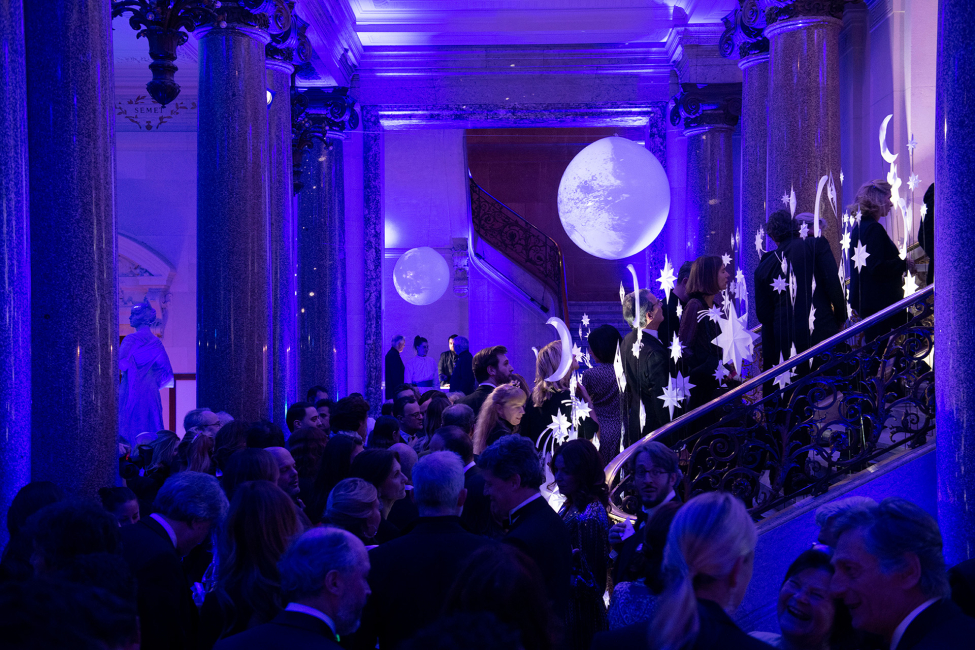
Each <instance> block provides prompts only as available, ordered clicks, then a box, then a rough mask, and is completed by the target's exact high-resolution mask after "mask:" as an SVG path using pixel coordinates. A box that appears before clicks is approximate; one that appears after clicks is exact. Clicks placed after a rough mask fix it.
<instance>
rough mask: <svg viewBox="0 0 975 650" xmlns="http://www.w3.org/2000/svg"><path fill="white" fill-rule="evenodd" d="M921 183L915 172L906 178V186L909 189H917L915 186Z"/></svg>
mask: <svg viewBox="0 0 975 650" xmlns="http://www.w3.org/2000/svg"><path fill="white" fill-rule="evenodd" d="M920 184H921V179H920V178H918V177H917V174H911V177H910V178H909V179H908V180H907V186H908V187H909V188H911V191H912V192H913V191H914V190H916V189H917V186H918V185H920Z"/></svg>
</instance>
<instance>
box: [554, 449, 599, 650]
mask: <svg viewBox="0 0 975 650" xmlns="http://www.w3.org/2000/svg"><path fill="white" fill-rule="evenodd" d="M551 467H552V474H553V476H554V477H555V483H556V485H558V487H559V493H560V494H561V495H562V496H564V497H565V503H564V504H562V508H561V509H560V510H559V516H560V517H562V521H563V522H565V528H566V530H567V531H568V533H569V541H570V542H571V543H572V548H573V551H575V555H574V557H573V561H574V562H575V563H576V573H577V575H576V577H575V580H576V582H577V584H575V585H573V589H572V594H571V595H572V606H571V609H570V610H569V614H570V615H569V620H568V627H569V636H570V638H571V639H572V640H573V642H572V645H573V647H576V648H579V650H588V648H589V644H590V643H591V642H592V637H593V635H594V634H595V633H596V632H600V631H602V630H605V629H606V608H605V606H604V604H603V592H605V591H606V576H607V571H608V569H609V552H610V550H611V549H610V547H609V528H610V522H609V515H607V513H606V508H607V507H608V506H609V488H608V487H607V485H606V474H605V473H604V472H603V469H604V468H605V465H604V464H603V460H602V458H601V457H600V456H599V451H597V450H596V447H595V445H593V444H592V443H591V442H590V441H588V440H580V439H576V440H570V441H568V442H567V443H565V444H564V445H562V446H561V447H558V448H557V449H556V451H555V455H554V456H553V457H552V466H551Z"/></svg>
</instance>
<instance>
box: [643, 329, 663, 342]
mask: <svg viewBox="0 0 975 650" xmlns="http://www.w3.org/2000/svg"><path fill="white" fill-rule="evenodd" d="M643 333H644V334H649V335H650V336H652V337H653V338H655V339H657V340H658V341H659V340H660V333H659V332H658V331H657V330H648V329H645V330H643Z"/></svg>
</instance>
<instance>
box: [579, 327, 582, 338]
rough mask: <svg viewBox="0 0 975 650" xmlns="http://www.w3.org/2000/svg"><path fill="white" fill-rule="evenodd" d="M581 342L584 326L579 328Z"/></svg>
mask: <svg viewBox="0 0 975 650" xmlns="http://www.w3.org/2000/svg"><path fill="white" fill-rule="evenodd" d="M579 340H580V341H581V340H582V325H580V326H579Z"/></svg>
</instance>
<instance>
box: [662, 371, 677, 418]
mask: <svg viewBox="0 0 975 650" xmlns="http://www.w3.org/2000/svg"><path fill="white" fill-rule="evenodd" d="M657 399H659V400H663V402H664V408H665V409H669V410H670V419H671V420H673V419H674V409H675V408H677V407H678V406H680V393H679V392H678V389H677V387H676V386H675V385H674V378H673V377H671V378H670V385H668V386H664V389H663V394H662V395H660V396H658V397H657Z"/></svg>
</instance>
